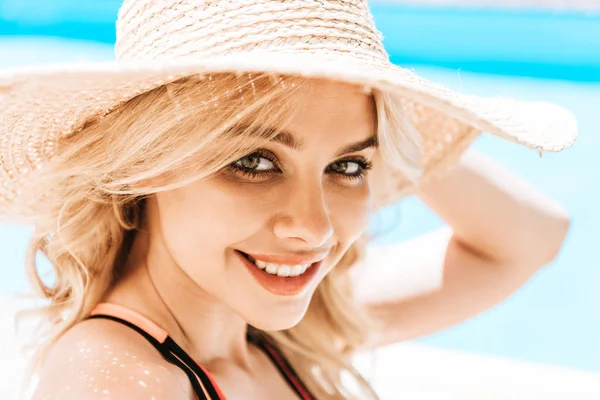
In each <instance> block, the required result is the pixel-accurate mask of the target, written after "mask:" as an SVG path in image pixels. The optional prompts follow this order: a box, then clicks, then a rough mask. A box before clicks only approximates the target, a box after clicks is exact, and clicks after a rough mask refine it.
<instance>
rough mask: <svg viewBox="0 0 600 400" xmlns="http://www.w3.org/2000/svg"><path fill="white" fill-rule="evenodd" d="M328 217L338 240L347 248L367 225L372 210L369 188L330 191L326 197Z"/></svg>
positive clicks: (363, 186) (365, 186) (366, 185)
mask: <svg viewBox="0 0 600 400" xmlns="http://www.w3.org/2000/svg"><path fill="white" fill-rule="evenodd" d="M327 206H328V208H329V215H330V218H331V222H332V224H333V226H334V230H335V232H336V236H337V237H338V240H339V241H340V242H341V243H342V244H343V245H344V247H345V246H349V245H350V244H352V243H353V242H354V241H355V240H356V239H358V238H359V237H360V236H361V235H362V233H363V232H364V231H365V229H366V228H367V226H368V224H369V219H370V216H371V209H372V196H371V190H370V186H369V185H368V184H367V183H365V184H364V185H362V186H360V187H355V188H344V189H342V190H339V189H338V190H332V191H331V193H330V194H328V196H327Z"/></svg>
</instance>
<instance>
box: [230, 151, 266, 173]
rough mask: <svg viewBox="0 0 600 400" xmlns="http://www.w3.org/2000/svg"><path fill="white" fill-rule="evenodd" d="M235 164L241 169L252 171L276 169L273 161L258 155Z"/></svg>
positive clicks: (241, 159) (247, 157)
mask: <svg viewBox="0 0 600 400" xmlns="http://www.w3.org/2000/svg"><path fill="white" fill-rule="evenodd" d="M234 164H235V165H236V166H237V167H239V168H244V169H250V170H253V171H267V170H270V169H273V167H275V165H274V164H273V162H271V160H268V159H266V158H265V157H261V156H259V155H257V154H251V155H249V156H246V157H244V158H240V159H239V160H237V161H236V162H235V163H234Z"/></svg>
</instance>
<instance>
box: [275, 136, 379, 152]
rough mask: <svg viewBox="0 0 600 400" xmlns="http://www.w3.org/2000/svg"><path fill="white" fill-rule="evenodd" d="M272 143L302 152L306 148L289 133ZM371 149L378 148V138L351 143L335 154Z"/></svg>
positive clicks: (276, 137)
mask: <svg viewBox="0 0 600 400" xmlns="http://www.w3.org/2000/svg"><path fill="white" fill-rule="evenodd" d="M272 141H273V142H275V143H279V144H282V145H284V146H286V147H289V148H291V149H293V150H301V149H302V147H303V146H304V143H303V141H302V140H299V139H298V138H296V137H295V136H294V135H292V134H291V133H290V132H287V131H281V132H279V134H277V136H275V137H274V138H273V140H272ZM370 147H377V136H375V135H373V136H371V137H369V138H367V139H365V140H361V141H360V142H355V143H350V144H348V145H346V146H344V147H342V148H341V149H339V150H338V151H337V153H335V156H336V157H339V156H342V155H344V154H348V153H356V152H359V151H362V150H365V149H368V148H370Z"/></svg>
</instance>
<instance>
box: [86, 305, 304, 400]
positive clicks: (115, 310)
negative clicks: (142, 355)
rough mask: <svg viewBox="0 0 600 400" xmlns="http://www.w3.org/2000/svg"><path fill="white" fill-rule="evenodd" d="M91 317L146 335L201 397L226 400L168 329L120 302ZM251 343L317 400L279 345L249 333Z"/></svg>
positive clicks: (100, 308) (300, 392)
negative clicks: (179, 370)
mask: <svg viewBox="0 0 600 400" xmlns="http://www.w3.org/2000/svg"><path fill="white" fill-rule="evenodd" d="M88 319H108V320H111V321H115V322H118V323H120V324H123V325H125V326H127V327H129V328H131V329H133V330H135V331H136V332H138V333H139V334H140V335H142V336H143V337H144V338H145V339H146V340H147V341H148V342H149V343H150V344H151V345H152V346H154V347H155V348H156V350H158V351H159V352H160V354H161V355H162V356H163V357H164V358H165V359H166V360H167V361H168V362H170V363H171V364H173V365H175V366H177V367H179V368H180V369H181V370H183V372H184V373H185V374H186V375H187V377H188V378H189V380H190V383H191V384H192V388H193V389H194V392H195V393H196V395H197V396H198V398H199V399H200V400H226V399H225V396H224V395H223V393H222V392H221V390H220V389H219V387H218V386H217V383H216V382H215V381H214V379H213V378H212V377H211V376H210V374H209V373H208V371H206V369H204V368H203V367H202V366H201V365H200V364H198V363H197V362H196V361H194V359H193V358H192V357H190V356H189V355H188V354H187V353H186V352H185V351H184V350H183V349H182V348H181V347H180V346H179V345H177V343H175V341H174V340H173V339H171V338H170V337H169V335H168V334H167V332H166V331H164V330H163V329H162V328H160V327H159V326H158V325H156V324H155V323H154V322H152V321H150V320H149V319H148V318H146V317H144V316H142V315H141V314H139V313H137V312H135V311H133V310H130V309H128V308H126V307H123V306H119V305H116V304H109V303H101V304H98V305H97V306H96V307H95V308H94V309H93V310H92V312H91V313H90V316H89V317H88ZM247 339H248V341H249V342H250V343H252V344H254V345H255V346H257V347H258V348H259V349H261V350H262V351H263V352H264V353H265V354H266V355H267V356H268V357H269V358H270V359H271V361H272V362H273V364H275V366H276V367H277V369H278V370H279V372H280V373H281V375H282V376H283V377H284V378H285V380H286V381H287V383H288V384H289V385H290V387H291V388H292V389H293V390H294V392H295V393H296V394H297V395H298V397H299V398H300V399H302V400H315V397H314V396H313V395H312V394H311V393H310V392H309V390H308V389H307V388H306V386H304V384H303V383H302V381H301V380H300V377H299V376H298V375H297V374H296V372H295V371H294V369H293V368H292V366H291V365H290V364H289V363H288V362H287V360H286V359H285V357H284V356H283V354H282V353H281V352H280V351H279V350H278V349H277V347H276V346H275V345H274V344H273V343H271V342H269V341H268V340H266V339H265V338H262V337H257V336H256V335H250V334H249V335H247Z"/></svg>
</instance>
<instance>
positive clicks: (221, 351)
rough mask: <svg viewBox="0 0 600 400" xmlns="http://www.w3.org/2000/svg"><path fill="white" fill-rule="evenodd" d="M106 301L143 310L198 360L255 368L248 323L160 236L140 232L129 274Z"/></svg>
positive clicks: (130, 262) (208, 366) (127, 273)
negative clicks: (209, 290) (174, 257)
mask: <svg viewBox="0 0 600 400" xmlns="http://www.w3.org/2000/svg"><path fill="white" fill-rule="evenodd" d="M106 301H109V302H115V303H118V304H121V305H124V306H127V307H130V308H133V309H135V310H136V311H138V312H141V313H142V314H144V315H145V316H147V317H148V318H150V319H151V320H152V321H154V322H155V323H156V324H158V325H159V326H160V327H161V328H163V329H164V330H165V331H167V332H168V334H169V336H170V337H171V338H172V339H173V340H174V341H175V342H177V344H179V345H180V346H181V347H182V348H184V349H185V350H186V352H188V353H189V354H190V355H191V356H192V357H193V358H194V359H195V360H196V361H197V362H199V363H200V364H201V365H204V366H206V367H207V368H209V369H210V365H215V364H216V363H219V365H221V363H223V362H226V363H233V364H234V365H236V366H239V367H240V368H242V369H246V370H250V369H251V366H250V358H251V357H250V349H249V346H248V343H247V341H246V332H247V323H246V322H245V321H244V320H243V319H242V318H241V317H239V316H238V315H237V314H235V313H234V312H233V311H232V310H231V309H229V308H228V307H227V306H226V305H225V304H223V303H221V302H218V301H217V300H215V299H214V297H212V296H211V295H210V294H209V293H207V292H206V291H204V290H203V289H201V288H200V287H199V286H198V285H197V284H196V283H195V282H194V281H193V280H192V279H191V278H190V277H189V276H188V275H187V274H186V273H185V272H184V271H182V270H181V269H180V268H179V267H177V266H176V265H175V263H174V261H173V260H172V258H171V257H170V256H169V253H168V251H167V249H166V248H165V247H164V245H162V241H161V240H160V238H159V237H151V236H150V234H149V233H148V232H147V231H145V230H140V231H139V232H138V233H137V234H136V238H135V239H134V242H133V246H132V249H131V253H130V256H129V259H128V261H127V264H126V265H125V267H124V275H123V276H122V277H121V278H120V279H119V282H118V284H117V285H116V286H115V288H114V289H113V290H112V291H111V292H110V293H109V295H108V296H107V299H106Z"/></svg>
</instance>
